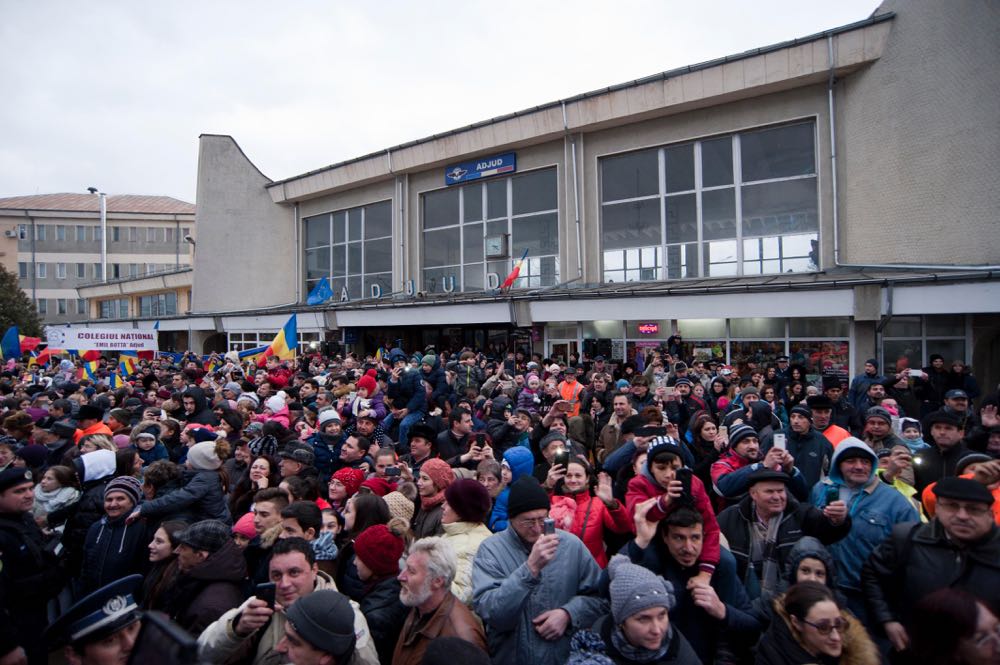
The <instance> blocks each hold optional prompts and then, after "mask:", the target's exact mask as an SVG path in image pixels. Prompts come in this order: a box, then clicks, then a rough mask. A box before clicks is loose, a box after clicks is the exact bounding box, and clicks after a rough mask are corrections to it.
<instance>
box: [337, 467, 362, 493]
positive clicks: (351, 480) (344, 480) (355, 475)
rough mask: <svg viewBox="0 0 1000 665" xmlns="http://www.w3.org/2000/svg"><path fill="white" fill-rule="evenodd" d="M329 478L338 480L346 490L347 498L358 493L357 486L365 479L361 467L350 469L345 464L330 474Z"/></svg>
mask: <svg viewBox="0 0 1000 665" xmlns="http://www.w3.org/2000/svg"><path fill="white" fill-rule="evenodd" d="M330 479H331V480H333V479H336V480H339V481H340V483H341V484H342V485H343V486H344V488H345V489H346V490H347V496H348V498H349V497H352V496H354V495H355V494H357V493H358V488H359V487H361V483H363V482H364V481H365V472H364V471H362V470H361V469H352V468H351V467H347V466H345V467H344V468H343V469H338V470H337V471H336V473H334V474H333V475H332V476H330Z"/></svg>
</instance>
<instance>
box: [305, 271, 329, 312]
mask: <svg viewBox="0 0 1000 665" xmlns="http://www.w3.org/2000/svg"><path fill="white" fill-rule="evenodd" d="M332 297H333V289H332V288H330V280H329V279H327V278H326V277H324V278H323V279H321V280H319V284H317V285H316V286H314V287H313V290H312V291H310V292H309V296H308V297H307V298H306V304H307V305H322V304H323V303H325V302H326V301H327V300H329V299H330V298H332Z"/></svg>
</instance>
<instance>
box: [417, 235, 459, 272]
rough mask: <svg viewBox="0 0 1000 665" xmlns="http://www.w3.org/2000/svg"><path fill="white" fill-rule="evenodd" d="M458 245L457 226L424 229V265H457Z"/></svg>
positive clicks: (431, 266)
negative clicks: (433, 229)
mask: <svg viewBox="0 0 1000 665" xmlns="http://www.w3.org/2000/svg"><path fill="white" fill-rule="evenodd" d="M460 247H461V245H460V243H459V228H458V227H455V228H451V229H442V230H440V231H424V265H425V266H427V267H428V268H433V267H435V266H449V265H458V263H460V261H461V259H460V258H459V251H460V250H459V248H460Z"/></svg>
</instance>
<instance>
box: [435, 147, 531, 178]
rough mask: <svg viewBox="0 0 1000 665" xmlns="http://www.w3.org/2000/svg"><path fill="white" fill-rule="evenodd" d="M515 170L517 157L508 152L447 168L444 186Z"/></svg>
mask: <svg viewBox="0 0 1000 665" xmlns="http://www.w3.org/2000/svg"><path fill="white" fill-rule="evenodd" d="M516 170H517V155H516V154H515V153H513V152H508V153H505V154H503V155H496V156H495V157H482V158H480V159H477V160H475V161H472V162H463V163H461V164H455V165H453V166H449V167H448V168H447V169H445V172H444V184H446V185H457V184H458V183H460V182H468V181H470V180H479V179H480V178H488V177H490V176H493V175H500V174H502V173H513V172H514V171H516Z"/></svg>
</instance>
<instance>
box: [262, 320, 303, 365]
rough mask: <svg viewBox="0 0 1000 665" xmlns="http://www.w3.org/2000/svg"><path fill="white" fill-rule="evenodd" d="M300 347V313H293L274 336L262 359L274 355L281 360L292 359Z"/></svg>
mask: <svg viewBox="0 0 1000 665" xmlns="http://www.w3.org/2000/svg"><path fill="white" fill-rule="evenodd" d="M298 347H299V333H298V315H297V314H292V315H291V316H290V317H289V319H288V322H287V323H285V325H284V326H283V327H282V328H281V330H279V331H278V334H277V335H275V336H274V339H273V340H272V341H271V344H270V345H269V346H268V347H267V348H266V349H264V353H262V354H261V356H262V357H261V360H266V359H267V358H270V357H272V356H274V357H275V358H278V359H280V360H291V359H292V358H294V357H295V352H296V351H297V350H298Z"/></svg>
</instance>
